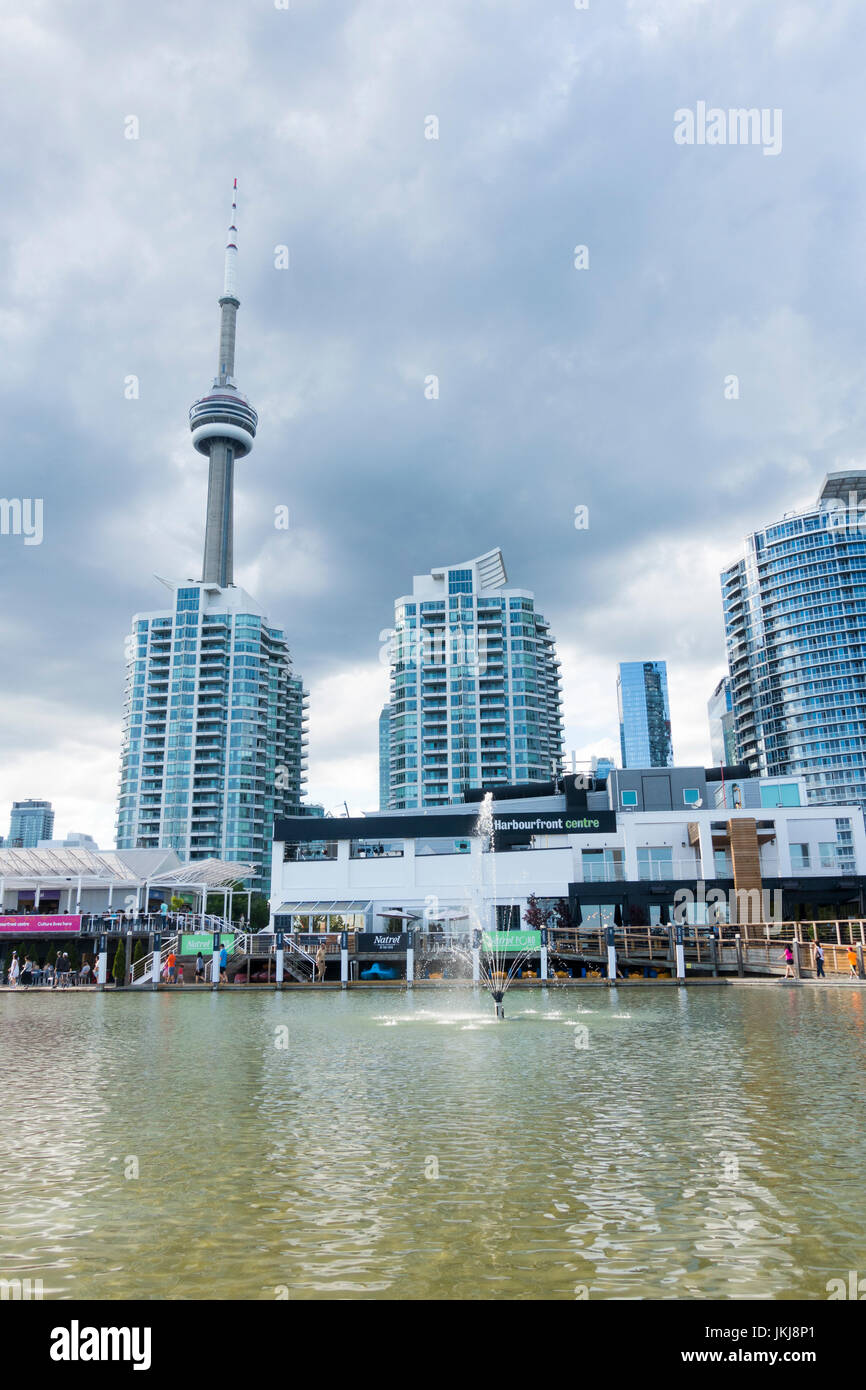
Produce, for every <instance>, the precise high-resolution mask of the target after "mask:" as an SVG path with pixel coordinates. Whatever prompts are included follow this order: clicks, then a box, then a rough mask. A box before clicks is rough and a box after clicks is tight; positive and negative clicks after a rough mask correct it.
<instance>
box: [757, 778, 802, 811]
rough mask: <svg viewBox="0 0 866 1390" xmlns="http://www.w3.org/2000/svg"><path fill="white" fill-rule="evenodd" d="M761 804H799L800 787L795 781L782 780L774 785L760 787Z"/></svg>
mask: <svg viewBox="0 0 866 1390" xmlns="http://www.w3.org/2000/svg"><path fill="white" fill-rule="evenodd" d="M761 805H762V806H799V805H800V789H799V787H798V786H797V783H796V782H783V783H781V784H779V785H776V786H771V787H761Z"/></svg>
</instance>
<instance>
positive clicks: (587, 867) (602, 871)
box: [581, 849, 625, 883]
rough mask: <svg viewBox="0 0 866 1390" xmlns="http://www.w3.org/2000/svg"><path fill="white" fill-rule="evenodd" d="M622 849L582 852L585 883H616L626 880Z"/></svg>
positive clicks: (587, 850)
mask: <svg viewBox="0 0 866 1390" xmlns="http://www.w3.org/2000/svg"><path fill="white" fill-rule="evenodd" d="M622 856H623V851H622V850H621V849H585V850H582V851H581V862H582V867H583V881H584V883H616V882H622V880H623V879H624V878H625V866H624V864H623V859H622Z"/></svg>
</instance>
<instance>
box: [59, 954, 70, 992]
mask: <svg viewBox="0 0 866 1390" xmlns="http://www.w3.org/2000/svg"><path fill="white" fill-rule="evenodd" d="M69 971H70V964H69V957H68V955H67V954H66V952H65V951H61V952H60V955H59V956H58V957H57V983H58V985H59V986H60V988H61V989H68V988H69Z"/></svg>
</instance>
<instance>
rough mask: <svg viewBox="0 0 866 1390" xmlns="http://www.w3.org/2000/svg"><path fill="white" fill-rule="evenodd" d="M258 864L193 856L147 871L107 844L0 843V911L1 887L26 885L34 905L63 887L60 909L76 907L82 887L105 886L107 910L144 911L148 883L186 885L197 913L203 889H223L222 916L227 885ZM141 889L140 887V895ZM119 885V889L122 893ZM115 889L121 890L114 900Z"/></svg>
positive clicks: (150, 885) (204, 896)
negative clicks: (100, 846) (2, 846)
mask: <svg viewBox="0 0 866 1390" xmlns="http://www.w3.org/2000/svg"><path fill="white" fill-rule="evenodd" d="M257 868H258V866H257V865H255V864H248V863H245V862H243V861H240V860H224V859H198V860H192V861H190V862H189V863H183V864H178V865H177V866H176V867H172V868H169V869H165V870H161V869H159V868H158V867H157V868H156V869H155V870H154V872H152V873H151V874H150V875H148V876H144V875H142V874H136V873H135V872H134V871H133V868H132V867H131V865H130V864H129V863H127V862H125V860H124V858H123V856H122V855H121V854H119V853H117V852H116V851H113V850H100V851H93V850H88V849H0V915H2V911H3V903H4V895H5V892H6V889H7V888H15V889H19V890H20V889H32V890H33V894H34V904H33V906H34V911H35V912H38V911H39V903H40V897H41V896H42V895H43V894H47V893H48V892H49V891H51V893H52V898H53V897H54V896H55V895H56V897H57V899H58V903H60V902H61V899H62V894H63V893H64V892H65V893H66V907H65V911H66V912H67V913H69V914H72V913H75V914H79V913H80V912H81V894H82V891H83V890H84V889H92V888H105V889H107V902H106V907H107V909H108V911H112V910H113V909H115V907H116V906H119V908H120V910H121V911H125V912H129V913H130V914H132V913H136V914H137V913H139V912H141V911H144V912H145V913H146V912H147V909H148V903H149V900H150V890H151V889H152V888H165V889H172V888H180V889H183V888H186V889H192V890H193V891H194V892H195V893H197V894H200V895H201V914H202V917H203V916H204V913H205V908H206V906H207V895H208V893H214V892H215V893H219V892H222V894H223V903H224V907H225V909H226V910H225V912H224V914H223V915H224V916H225V917H230V914H231V901H232V898H233V896H234V893H233V886H234V884H235V883H237V882H238V881H239V880H240V881H242V880H243V879H248V878H250V877H252V876H253V875H254V874H255V873H256V872H257ZM142 889H143V890H144V895H143V898H144V900H143V901H142ZM124 890H125V893H124ZM115 892H120V893H121V894H122V895H123V896H122V897H121V901H120V903H119V904H116V903H115V897H114V895H115ZM246 896H247V920H249V915H250V909H251V907H252V890H251V889H250V890H248V891H247V895H246Z"/></svg>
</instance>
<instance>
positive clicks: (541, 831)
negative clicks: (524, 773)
mask: <svg viewBox="0 0 866 1390" xmlns="http://www.w3.org/2000/svg"><path fill="white" fill-rule="evenodd" d="M493 829H494V832H495V833H496V834H497V835H526V834H530V835H587V834H590V835H591V834H593V833H613V832H614V831H615V830H616V812H615V811H571V812H569V811H563V812H562V813H560V812H558V811H554V812H553V813H550V812H548V813H547V814H545V813H543V812H535V811H530V812H519V811H518V812H515V813H514V814H513V815H495V816H494V817H493Z"/></svg>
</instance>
